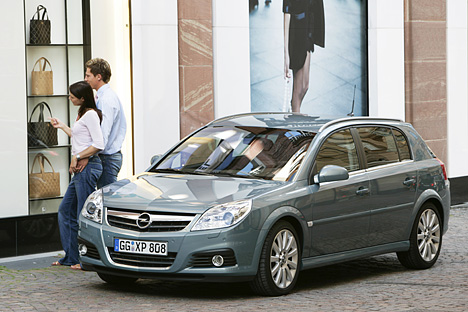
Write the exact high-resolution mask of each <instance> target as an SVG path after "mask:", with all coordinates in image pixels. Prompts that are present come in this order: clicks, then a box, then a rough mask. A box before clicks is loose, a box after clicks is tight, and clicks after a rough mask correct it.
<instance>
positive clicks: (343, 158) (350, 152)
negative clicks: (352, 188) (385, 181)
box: [315, 129, 359, 172]
mask: <svg viewBox="0 0 468 312" xmlns="http://www.w3.org/2000/svg"><path fill="white" fill-rule="evenodd" d="M315 164H316V172H319V171H320V170H321V169H322V168H323V167H324V166H326V165H336V166H341V167H344V168H346V169H347V170H348V171H349V172H351V171H355V170H358V169H359V160H358V156H357V152H356V145H355V144H354V140H353V136H352V135H351V131H350V130H349V129H346V130H341V131H338V132H335V133H333V134H332V135H330V136H329V137H328V138H327V139H326V140H325V142H324V143H323V145H322V147H321V148H320V150H319V152H318V154H317V158H316V160H315Z"/></svg>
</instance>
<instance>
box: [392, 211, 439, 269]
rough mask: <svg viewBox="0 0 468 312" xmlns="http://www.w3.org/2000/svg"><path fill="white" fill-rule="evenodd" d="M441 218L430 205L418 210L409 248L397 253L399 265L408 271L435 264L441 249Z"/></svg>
mask: <svg viewBox="0 0 468 312" xmlns="http://www.w3.org/2000/svg"><path fill="white" fill-rule="evenodd" d="M441 225H442V223H441V218H440V215H439V212H438V211H437V208H436V207H435V206H434V204H432V203H425V204H424V205H423V206H422V207H421V209H420V210H419V212H418V214H417V216H416V220H415V222H414V225H413V229H412V231H411V236H410V248H409V250H408V251H405V252H397V256H398V260H399V261H400V263H401V264H402V265H403V266H405V267H407V268H409V269H418V270H422V269H427V268H430V267H432V266H433V265H434V263H436V261H437V258H439V253H440V248H441V247H442V228H441Z"/></svg>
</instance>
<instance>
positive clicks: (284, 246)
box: [270, 229, 299, 289]
mask: <svg viewBox="0 0 468 312" xmlns="http://www.w3.org/2000/svg"><path fill="white" fill-rule="evenodd" d="M298 262H299V255H298V251H297V242H296V238H295V237H294V235H293V233H292V232H290V231H289V230H288V229H283V230H281V231H280V232H278V234H276V236H275V239H274V240H273V244H272V246H271V253H270V272H271V276H272V278H273V282H274V283H275V285H276V286H277V287H278V288H281V289H284V288H287V287H288V286H289V285H290V284H291V283H292V281H293V280H294V277H295V275H296V272H297V267H298Z"/></svg>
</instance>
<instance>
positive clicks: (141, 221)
mask: <svg viewBox="0 0 468 312" xmlns="http://www.w3.org/2000/svg"><path fill="white" fill-rule="evenodd" d="M136 223H137V225H138V227H139V228H140V229H146V228H147V227H148V226H150V224H151V216H150V215H149V213H146V212H144V213H142V214H141V215H139V216H138V219H137V220H136Z"/></svg>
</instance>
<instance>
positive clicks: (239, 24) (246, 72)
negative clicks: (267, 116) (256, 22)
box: [213, 0, 250, 118]
mask: <svg viewBox="0 0 468 312" xmlns="http://www.w3.org/2000/svg"><path fill="white" fill-rule="evenodd" d="M249 51H250V41H249V1H232V0H213V76H214V77H213V78H214V105H215V106H214V109H215V118H219V117H223V116H227V115H232V114H238V113H245V112H250V53H249Z"/></svg>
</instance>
